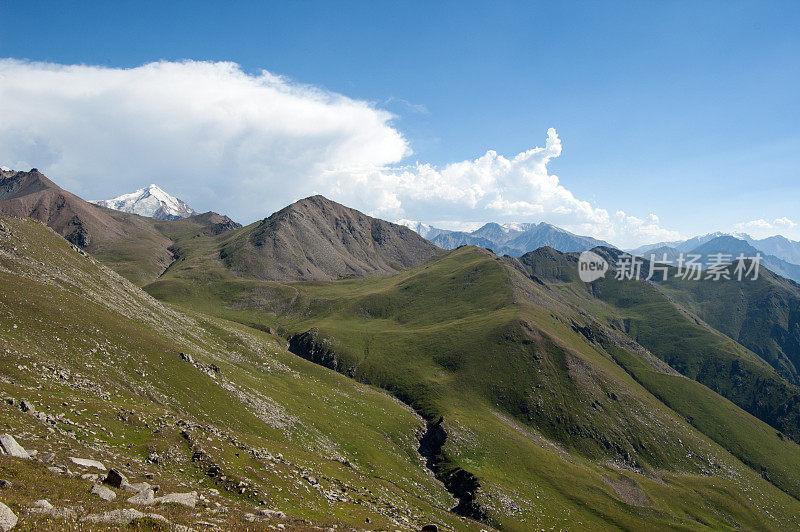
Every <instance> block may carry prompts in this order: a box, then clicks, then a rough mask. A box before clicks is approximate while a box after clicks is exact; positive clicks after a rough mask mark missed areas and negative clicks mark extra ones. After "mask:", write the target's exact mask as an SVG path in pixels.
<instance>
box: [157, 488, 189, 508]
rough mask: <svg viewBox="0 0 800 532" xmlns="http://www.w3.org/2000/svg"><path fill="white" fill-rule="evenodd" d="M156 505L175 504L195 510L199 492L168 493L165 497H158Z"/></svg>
mask: <svg viewBox="0 0 800 532" xmlns="http://www.w3.org/2000/svg"><path fill="white" fill-rule="evenodd" d="M153 502H154V503H156V504H166V503H175V504H182V505H184V506H188V507H189V508H194V507H195V506H196V505H197V492H196V491H191V492H189V493H168V494H166V495H164V496H163V497H156V498H155V500H154V501H153Z"/></svg>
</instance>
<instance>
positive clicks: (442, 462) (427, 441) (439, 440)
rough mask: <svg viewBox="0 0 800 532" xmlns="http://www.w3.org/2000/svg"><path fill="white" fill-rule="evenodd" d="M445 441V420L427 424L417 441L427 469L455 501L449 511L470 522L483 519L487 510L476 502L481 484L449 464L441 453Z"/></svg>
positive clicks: (470, 475)
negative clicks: (468, 519) (469, 519)
mask: <svg viewBox="0 0 800 532" xmlns="http://www.w3.org/2000/svg"><path fill="white" fill-rule="evenodd" d="M446 441H447V431H446V430H445V427H444V418H443V417H440V418H439V419H438V421H436V422H433V423H431V422H428V424H427V428H426V430H425V433H424V434H423V435H422V438H420V440H419V453H420V454H421V455H422V456H423V457H424V458H425V465H426V466H427V467H428V469H430V470H431V471H433V474H434V475H436V478H438V479H439V480H440V481H441V482H442V483H443V484H444V487H445V488H447V491H449V492H450V493H451V494H452V495H453V497H455V498H456V499H457V500H458V504H457V505H456V506H455V508H453V509H452V511H453V512H455V513H457V514H458V515H461V516H464V517H469V518H471V519H477V520H484V519H486V509H484V508H483V507H482V506H481V505H480V504H479V502H478V500H477V496H478V490H479V489H480V487H481V484H480V481H479V480H478V477H476V476H475V475H473V474H472V473H470V472H469V471H467V470H465V469H462V468H461V467H458V466H455V465H454V464H453V463H452V462H450V460H449V459H448V458H447V457H446V456H445V454H444V444H445V442H446Z"/></svg>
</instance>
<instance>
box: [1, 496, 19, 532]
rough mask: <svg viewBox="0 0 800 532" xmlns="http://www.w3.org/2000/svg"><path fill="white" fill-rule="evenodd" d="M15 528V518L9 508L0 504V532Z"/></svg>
mask: <svg viewBox="0 0 800 532" xmlns="http://www.w3.org/2000/svg"><path fill="white" fill-rule="evenodd" d="M15 526H17V516H16V515H14V512H12V511H11V508H9V507H8V506H6V505H5V504H3V503H2V502H0V532H6V531H7V530H11V529H12V528H14V527H15Z"/></svg>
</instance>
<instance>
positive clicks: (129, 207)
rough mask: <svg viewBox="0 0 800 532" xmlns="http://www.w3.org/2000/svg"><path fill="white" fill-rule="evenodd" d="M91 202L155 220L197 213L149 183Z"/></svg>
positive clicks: (177, 217)
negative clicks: (112, 196) (133, 189)
mask: <svg viewBox="0 0 800 532" xmlns="http://www.w3.org/2000/svg"><path fill="white" fill-rule="evenodd" d="M92 203H94V204H95V205H100V206H101V207H106V208H107V209H114V210H115V211H122V212H129V213H132V214H138V215H139V216H147V217H148V218H155V219H156V220H180V219H181V218H188V217H190V216H194V215H195V214H198V213H197V212H196V211H195V210H194V209H192V208H191V207H189V206H188V205H187V204H186V203H184V202H183V201H181V200H179V199H178V198H176V197H175V196H172V195H170V194H167V193H166V192H164V191H163V190H162V189H161V188H159V187H158V185H149V186H147V187H145V188H140V189H139V190H137V191H136V192H131V193H130V194H123V195H122V196H117V197H116V198H112V199H108V200H96V201H92Z"/></svg>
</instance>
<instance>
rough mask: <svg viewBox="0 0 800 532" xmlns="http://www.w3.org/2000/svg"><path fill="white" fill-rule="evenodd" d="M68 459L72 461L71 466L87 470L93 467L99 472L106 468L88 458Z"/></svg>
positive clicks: (71, 457) (72, 457)
mask: <svg viewBox="0 0 800 532" xmlns="http://www.w3.org/2000/svg"><path fill="white" fill-rule="evenodd" d="M69 459H70V460H72V463H73V464H76V465H79V466H81V467H85V468H87V469H88V468H91V467H93V468H95V469H99V470H100V471H105V470H106V466H104V465H103V463H102V462H98V461H97V460H90V459H88V458H75V457H74V456H70V457H69Z"/></svg>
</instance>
